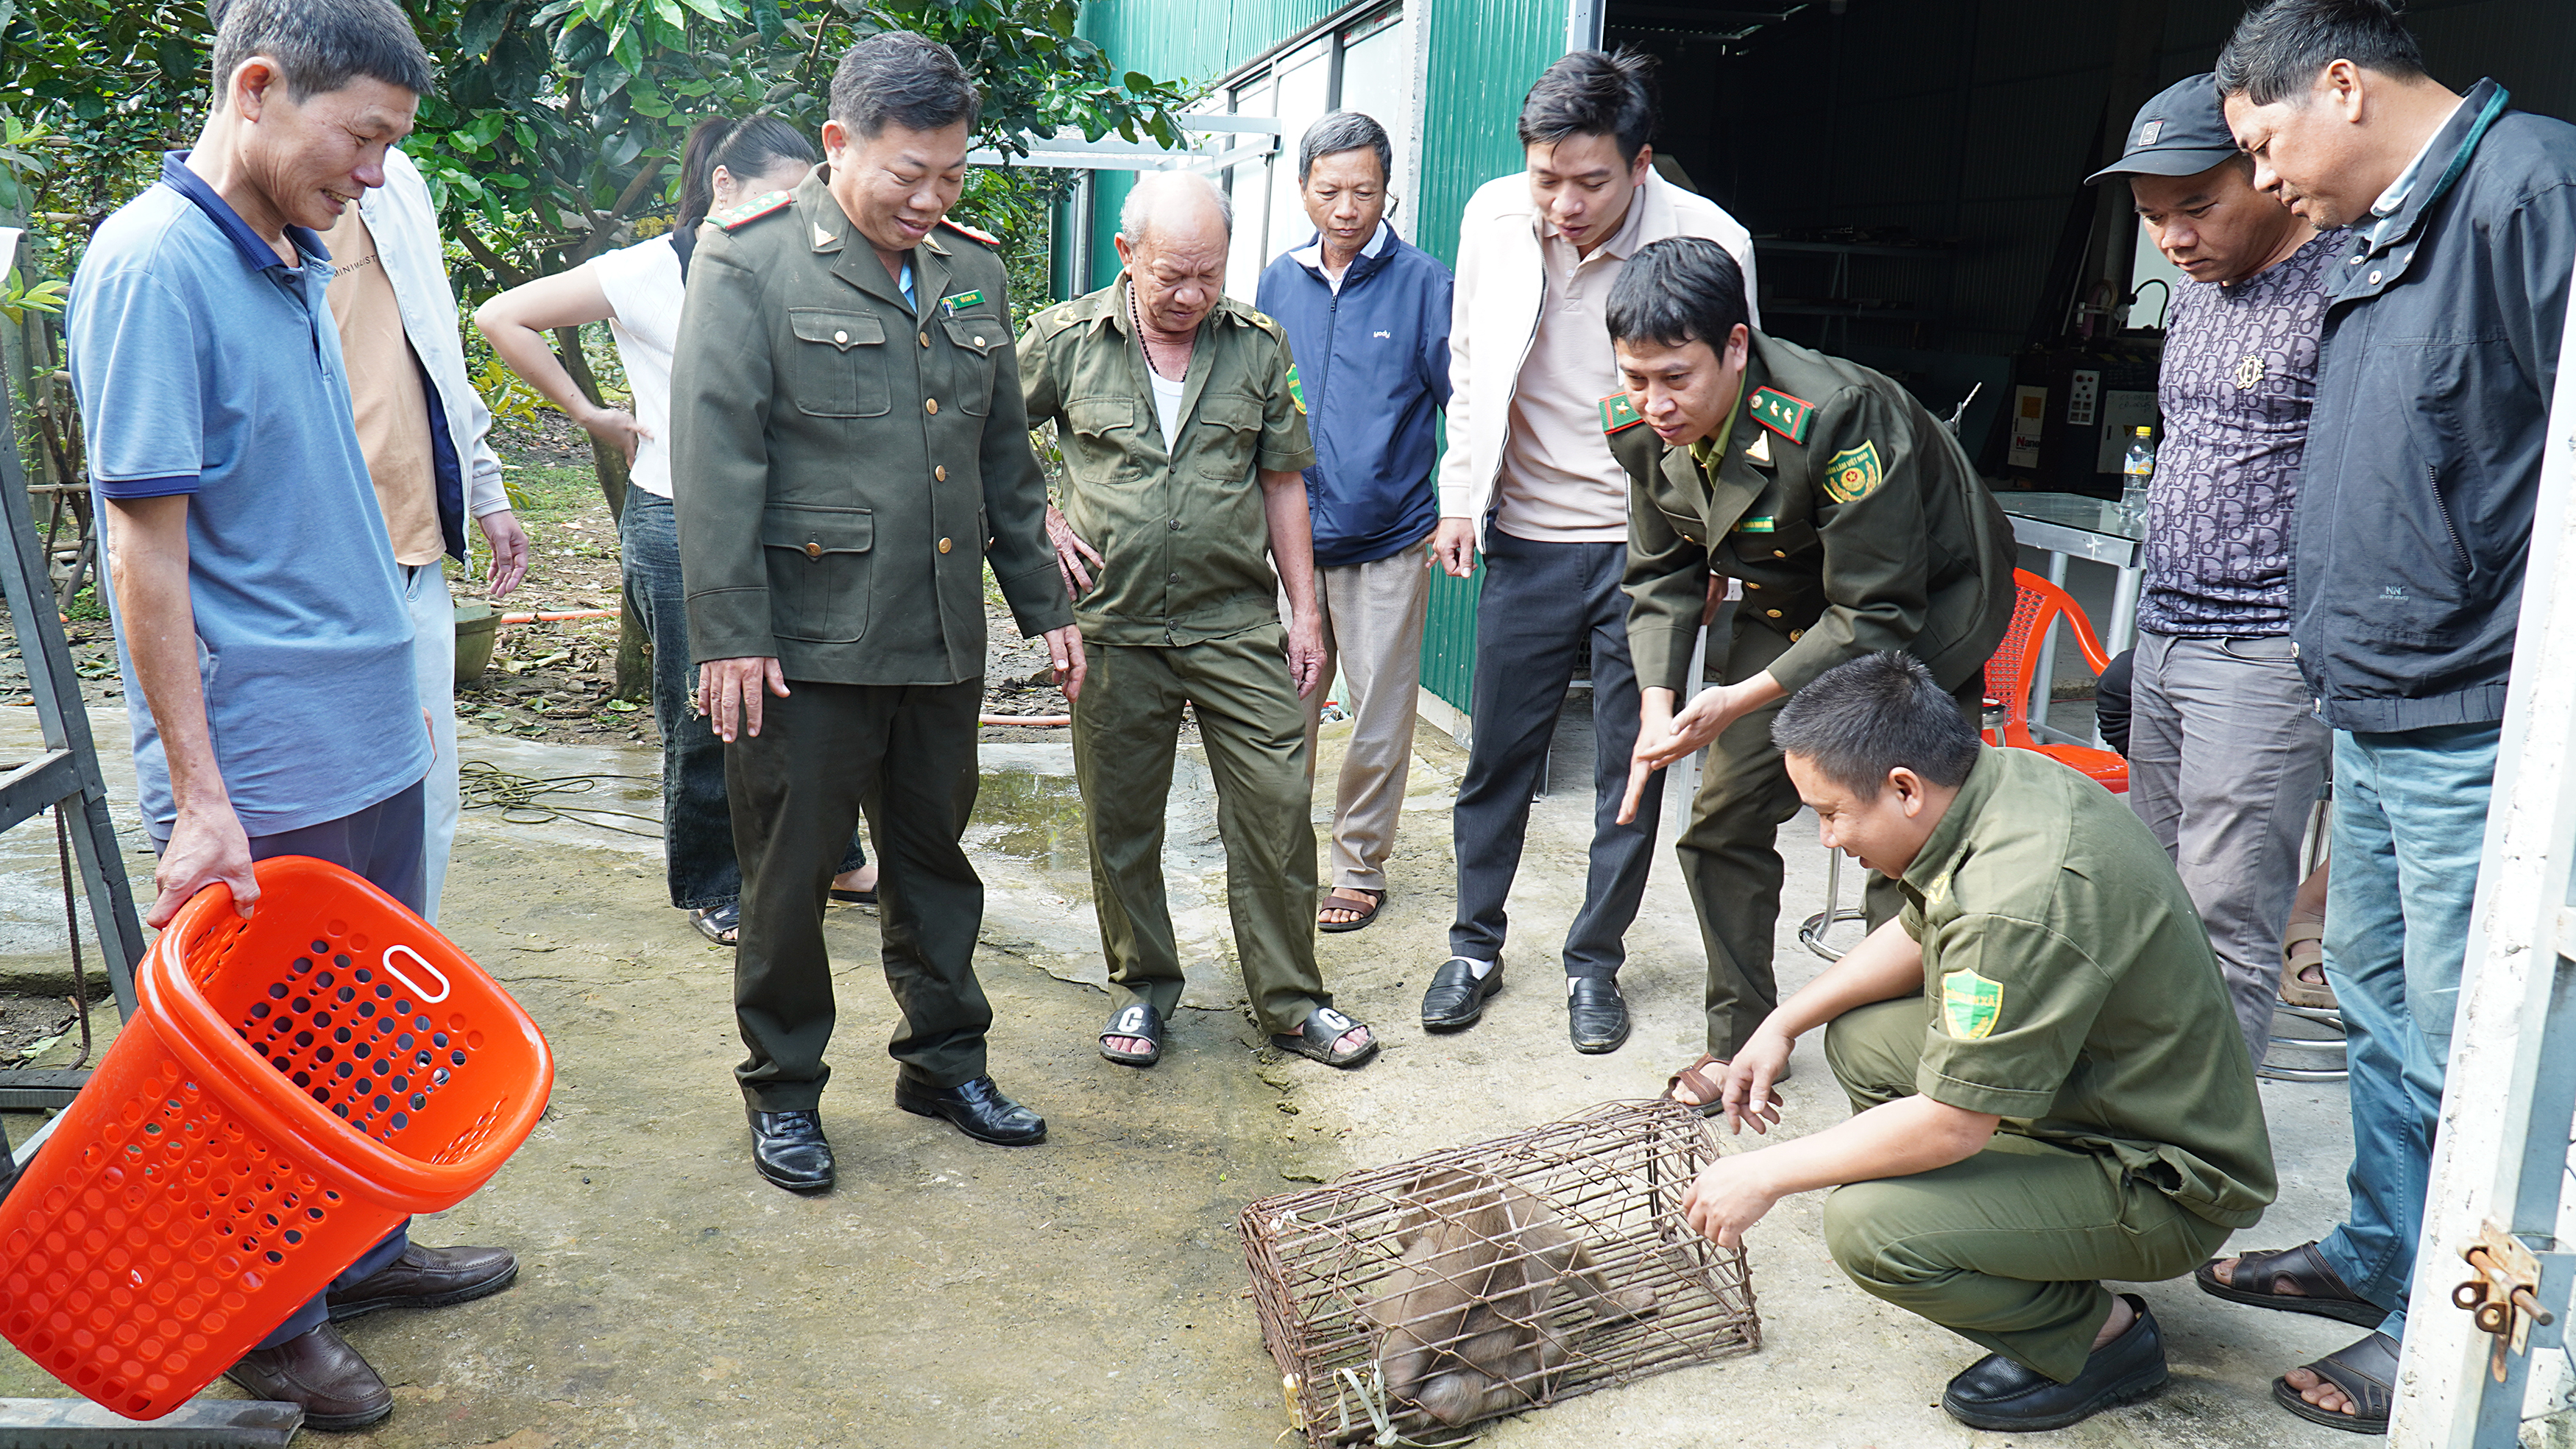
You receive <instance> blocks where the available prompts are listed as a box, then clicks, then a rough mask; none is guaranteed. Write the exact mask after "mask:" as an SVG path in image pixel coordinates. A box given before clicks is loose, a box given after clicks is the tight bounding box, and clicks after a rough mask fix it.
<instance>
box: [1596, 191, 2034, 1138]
mask: <svg viewBox="0 0 2576 1449" xmlns="http://www.w3.org/2000/svg"><path fill="white" fill-rule="evenodd" d="M1605 320H1606V321H1607V322H1608V324H1609V329H1610V337H1611V341H1612V342H1613V344H1615V346H1616V348H1617V351H1618V357H1619V371H1620V376H1621V379H1622V380H1623V381H1624V382H1625V383H1626V384H1627V389H1628V390H1627V392H1626V393H1625V394H1622V395H1616V396H1612V397H1609V398H1604V399H1603V400H1602V405H1601V414H1602V430H1603V431H1604V432H1605V433H1606V434H1608V436H1609V439H1610V451H1611V453H1612V454H1613V455H1614V456H1616V457H1617V458H1618V460H1619V462H1620V464H1621V466H1622V467H1624V468H1626V469H1627V472H1628V477H1629V482H1630V485H1631V486H1630V489H1629V494H1628V499H1629V503H1628V573H1627V581H1626V588H1627V591H1628V596H1629V601H1630V602H1629V610H1628V647H1629V651H1630V653H1631V654H1632V655H1633V656H1634V657H1635V659H1636V663H1637V683H1638V685H1639V688H1640V690H1641V692H1642V700H1641V722H1640V725H1639V728H1638V731H1637V746H1636V752H1635V755H1634V758H1633V761H1632V764H1631V768H1630V773H1629V780H1628V798H1627V800H1626V802H1625V804H1624V805H1623V806H1622V807H1621V813H1620V817H1619V818H1620V819H1622V820H1626V819H1629V818H1631V817H1632V816H1633V815H1634V814H1635V813H1636V811H1637V809H1638V806H1639V801H1640V797H1641V796H1642V795H1643V794H1644V792H1645V786H1646V782H1647V781H1648V780H1649V779H1650V778H1651V777H1652V775H1653V773H1654V772H1655V771H1657V770H1660V769H1662V768H1664V767H1665V766H1666V765H1669V764H1671V763H1673V762H1674V761H1675V760H1678V759H1681V758H1682V757H1683V756H1685V755H1688V754H1690V753H1691V752H1693V751H1695V750H1698V749H1699V748H1701V747H1702V746H1707V745H1714V746H1715V748H1713V749H1711V750H1710V752H1709V760H1708V773H1707V777H1706V778H1705V779H1704V780H1703V781H1702V782H1701V785H1700V789H1699V795H1698V798H1696V799H1694V800H1693V801H1692V802H1691V813H1690V823H1689V824H1688V825H1687V826H1686V827H1685V828H1684V830H1683V832H1682V836H1681V839H1680V840H1679V841H1678V842H1677V843H1676V846H1675V849H1676V850H1678V851H1679V853H1680V855H1681V864H1682V873H1683V875H1684V876H1685V877H1686V878H1687V879H1688V880H1689V882H1690V891H1691V903H1692V905H1693V906H1694V907H1696V908H1697V910H1698V912H1699V926H1700V937H1701V940H1702V941H1703V942H1704V943H1705V944H1706V946H1707V949H1708V996H1707V1011H1708V1050H1707V1054H1706V1055H1704V1056H1702V1057H1701V1058H1700V1059H1699V1060H1697V1061H1695V1062H1693V1063H1692V1064H1691V1065H1689V1066H1687V1067H1684V1068H1683V1069H1682V1070H1681V1071H1679V1072H1677V1073H1675V1074H1674V1078H1673V1085H1672V1089H1671V1090H1672V1093H1673V1095H1674V1097H1675V1098H1676V1099H1678V1100H1680V1101H1682V1102H1685V1103H1688V1104H1690V1105H1692V1106H1699V1107H1703V1108H1708V1109H1712V1110H1713V1109H1714V1107H1715V1105H1716V1099H1717V1093H1716V1090H1715V1080H1714V1077H1713V1076H1712V1075H1711V1074H1710V1073H1709V1072H1708V1070H1707V1069H1708V1068H1709V1067H1710V1066H1711V1065H1712V1064H1717V1063H1723V1062H1725V1061H1726V1060H1727V1059H1729V1058H1731V1057H1733V1056H1734V1055H1735V1052H1736V1050H1737V1049H1738V1048H1739V1047H1741V1046H1742V1045H1743V1044H1744V1043H1745V1041H1746V1040H1747V1039H1748V1038H1750V1037H1751V1035H1752V1034H1753V1031H1754V1028H1756V1027H1758V1026H1760V1025H1761V1023H1762V1019H1763V1017H1764V1016H1766V1015H1767V1014H1769V1012H1770V1010H1771V1008H1772V1007H1773V1006H1774V1005H1776V1004H1777V1003H1778V1002H1779V999H1780V995H1779V989H1778V987H1777V986H1775V985H1774V984H1773V981H1772V975H1771V936H1772V930H1773V927H1774V925H1775V924H1776V923H1777V921H1778V919H1779V915H1780V876H1781V866H1780V852H1779V850H1778V849H1777V847H1776V846H1775V845H1774V844H1773V837H1775V836H1776V835H1777V834H1778V833H1779V828H1780V824H1781V822H1782V821H1785V820H1787V819H1788V818H1789V817H1790V816H1792V815H1795V814H1796V813H1797V811H1798V792H1797V789H1796V788H1795V787H1794V786H1793V785H1791V784H1790V781H1789V774H1788V771H1787V769H1786V767H1784V766H1783V765H1782V763H1781V759H1780V751H1779V750H1778V749H1777V748H1776V747H1774V746H1773V745H1772V743H1771V718H1772V716H1773V715H1774V714H1775V713H1777V711H1778V707H1779V704H1780V701H1781V700H1782V699H1784V698H1786V697H1787V696H1788V695H1789V694H1791V693H1793V692H1794V691H1796V690H1797V689H1799V688H1800V687H1802V686H1804V685H1805V684H1806V683H1807V682H1808V681H1810V680H1812V679H1814V678H1816V677H1817V676H1818V675H1820V674H1823V673H1824V672H1825V671H1826V670H1829V669H1831V668H1833V667H1834V666H1835V665H1838V664H1842V663H1844V662H1846V661H1848V660H1852V659H1857V658H1859V657H1861V656H1863V655H1866V654H1875V653H1879V652H1882V651H1885V650H1891V649H1893V650H1902V651H1904V652H1906V653H1908V654H1910V655H1912V656H1914V657H1915V658H1917V659H1920V660H1922V661H1923V662H1924V663H1925V664H1926V665H1927V666H1929V667H1930V669H1931V671H1932V674H1933V677H1934V678H1936V679H1938V680H1939V681H1940V684H1941V688H1942V689H1943V690H1945V691H1948V692H1949V693H1950V694H1951V695H1952V696H1953V697H1954V698H1955V699H1956V700H1957V701H1958V705H1959V708H1960V710H1961V711H1962V712H1963V713H1964V714H1965V715H1966V716H1967V718H1968V719H1969V720H1970V721H1972V722H1973V721H1974V720H1975V719H1976V718H1977V717H1978V715H1979V713H1980V710H1981V707H1982V705H1983V694H1984V673H1985V664H1986V658H1987V656H1988V655H1991V654H1992V653H1994V649H1995V645H1996V643H1997V642H1998V641H1999V640H2001V639H2002V638H2003V636H2004V630H2005V629H2006V628H2007V627H2008V626H2009V625H2010V624H2011V622H2012V611H2013V581H2012V568H2013V540H2012V527H2011V525H2010V524H2009V523H2007V522H2006V521H2005V519H2004V515H2003V510H2002V509H2001V508H1999V507H1997V506H1996V504H1995V501H1994V498H1993V497H1992V495H1990V494H1988V493H1987V491H1986V486H1985V484H1984V483H1983V482H1982V481H1980V480H1979V479H1978V477H1977V473H1976V470H1975V469H1974V468H1973V467H1971V466H1970V465H1969V463H1968V457H1967V454H1965V453H1963V452H1961V451H1960V449H1959V444H1958V441H1957V440H1956V439H1955V438H1953V437H1951V435H1950V430H1949V429H1948V428H1946V427H1944V426H1942V425H1941V423H1940V421H1939V420H1938V419H1936V418H1934V417H1933V416H1932V415H1931V414H1930V413H1929V412H1926V411H1925V410H1924V408H1923V405H1922V404H1921V403H1919V402H1917V401H1915V400H1914V397H1913V396H1912V395H1911V394H1909V393H1907V392H1906V391H1905V389H1904V388H1902V387H1899V386H1898V385H1897V384H1896V383H1895V382H1894V381H1893V380H1891V379H1889V378H1887V377H1884V376H1882V375H1880V374H1878V373H1875V372H1872V371H1870V370H1869V369H1868V368H1865V367H1861V366H1858V365H1857V364H1854V363H1849V362H1845V361H1843V360H1841V359H1840V358H1834V357H1827V356H1825V355H1824V354H1822V353H1818V352H1810V351H1808V350H1807V349H1806V348H1803V347H1799V346H1796V345H1795V344H1792V343H1787V342H1782V341H1780V340H1778V339H1776V338H1773V337H1769V336H1766V335H1764V334H1763V333H1760V332H1757V331H1755V330H1754V329H1753V328H1752V327H1750V326H1749V325H1747V323H1746V306H1745V296H1744V278H1743V273H1742V272H1741V271H1740V270H1739V269H1738V267H1737V266H1736V262H1735V258H1734V257H1732V256H1730V255H1728V253H1727V251H1726V249H1725V248H1723V247H1721V246H1719V245H1717V244H1716V243H1714V242H1710V241H1704V240H1702V239H1700V238H1697V237H1673V238H1670V239H1668V240H1665V241H1659V242H1655V243H1653V244H1651V245H1649V246H1646V247H1644V248H1642V249H1641V250H1639V251H1638V253H1637V254H1636V256H1634V257H1633V258H1631V259H1630V260H1629V262H1628V265H1627V268H1626V270H1624V271H1622V272H1621V273H1620V274H1619V280H1618V281H1617V283H1615V284H1614V285H1613V286H1612V287H1611V289H1610V303H1609V307H1608V309H1607V313H1606V317H1605ZM1717 575H1724V576H1726V577H1729V578H1733V579H1735V580H1737V581H1739V582H1740V583H1742V584H1743V586H1744V597H1743V600H1742V602H1741V603H1739V604H1738V605H1737V606H1736V610H1735V624H1734V630H1733V637H1732V638H1731V639H1730V640H1729V641H1728V642H1727V643H1726V645H1725V654H1724V657H1725V661H1726V663H1725V669H1724V673H1723V676H1722V677H1723V678H1724V679H1725V680H1726V682H1725V683H1724V684H1721V685H1718V686H1716V687H1714V688H1711V689H1708V690H1705V691H1702V690H1700V689H1699V681H1698V680H1695V679H1690V678H1688V677H1687V676H1688V674H1689V673H1690V659H1691V646H1692V643H1693V642H1694V640H1695V639H1696V638H1697V636H1698V632H1699V629H1700V627H1701V620H1702V619H1703V618H1704V617H1705V613H1706V610H1707V606H1708V599H1709V597H1710V594H1711V590H1712V588H1713V587H1714V585H1713V582H1712V580H1713V578H1714V577H1715V576H1717ZM1711 652H1712V653H1714V652H1716V651H1715V648H1714V647H1712V651H1711ZM1677 705H1678V706H1679V708H1678V709H1677V708H1676V706H1677ZM1971 728H1972V729H1973V724H1972V725H1971ZM1868 902H1869V918H1870V922H1871V924H1872V925H1873V926H1875V925H1877V924H1879V923H1880V922H1883V921H1885V920H1886V919H1887V918H1888V917H1890V916H1893V915H1894V914H1895V913H1896V909H1897V896H1896V890H1895V887H1894V885H1893V884H1892V883H1891V882H1889V881H1888V880H1887V879H1886V877H1884V876H1873V877H1871V879H1870V887H1869V896H1868Z"/></svg>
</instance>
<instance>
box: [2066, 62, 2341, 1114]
mask: <svg viewBox="0 0 2576 1449" xmlns="http://www.w3.org/2000/svg"><path fill="white" fill-rule="evenodd" d="M2114 176H2125V177H2127V178H2128V182H2129V189H2130V192H2131V194H2132V195H2134V196H2135V197H2136V199H2137V206H2138V215H2139V216H2140V217H2141V218H2142V219H2144V221H2145V222H2146V225H2147V230H2148V232H2149V234H2150V235H2151V236H2153V237H2154V239H2155V243H2156V245H2157V247H2158V248H2159V249H2160V250H2162V251H2163V252H2164V254H2165V255H2166V256H2167V257H2168V258H2170V259H2171V260H2172V261H2173V263H2174V265H2175V266H2178V267H2180V268H2182V270H2183V272H2184V274H2185V275H2187V276H2188V277H2189V278H2190V280H2189V281H2188V282H2186V283H2184V284H2183V285H2181V286H2180V287H2179V288H2177V289H2176V291H2175V293H2174V297H2173V304H2172V306H2171V307H2170V308H2168V309H2167V314H2168V315H2167V317H2166V331H2165V350H2164V366H2163V374H2162V376H2161V378H2160V379H2159V382H2158V386H2157V390H2156V401H2157V404H2158V406H2159V408H2160V409H2161V410H2162V412H2163V413H2164V423H2165V438H2164V443H2163V446H2162V447H2161V448H2160V449H2159V450H2158V453H2157V457H2156V475H2155V481H2154V483H2153V484H2152V485H2151V486H2150V488H2149V491H2148V498H2147V536H2146V563H2147V580H2146V587H2145V589H2144V591H2143V592H2142V593H2141V594H2140V596H2139V601H2138V649H2137V658H2136V666H2135V668H2136V675H2135V690H2136V701H2135V705H2134V711H2135V713H2134V715H2133V718H2132V723H2131V727H2130V731H2131V732H2130V739H2129V804H2130V806H2131V808H2133V809H2135V810H2136V811H2137V812H2138V816H2139V818H2141V819H2143V820H2144V821H2146V823H2147V826H2148V828H2149V829H2151V830H2153V831H2154V832H2155V833H2156V838H2157V839H2158V840H2160V841H2162V842H2164V847H2165V850H2166V852H2167V853H2168V854H2170V855H2172V856H2173V859H2174V865H2175V867H2176V868H2177V869H2178V870H2180V871H2181V873H2182V878H2183V884H2184V885H2185V886H2186V887H2187V888H2188V889H2189V890H2190V892H2191V899H2192V903H2193V904H2194V905H2196V906H2198V907H2199V908H2200V914H2201V919H2202V921H2203V922H2204V923H2205V924H2206V925H2207V926H2208V928H2209V943H2210V946H2211V947H2212V948H2213V949H2214V950H2215V951H2216V952H2217V955H2218V960H2219V965H2220V967H2221V968H2222V969H2223V970H2224V971H2225V972H2226V973H2227V987H2228V993H2229V996H2230V998H2231V1000H2232V1002H2233V1004H2234V1006H2235V1008H2236V1021H2237V1025H2238V1026H2239V1027H2241V1028H2242V1029H2243V1030H2244V1033H2245V1045H2246V1049H2247V1050H2249V1051H2250V1052H2252V1053H2253V1055H2254V1060H2255V1061H2256V1062H2258V1063H2259V1062H2261V1061H2262V1060H2263V1053H2264V1050H2265V1049H2266V1048H2267V1047H2269V1046H2270V1044H2271V1037H2272V1006H2273V1002H2274V999H2275V997H2276V995H2277V993H2278V992H2279V990H2280V977H2281V930H2282V926H2283V924H2284V923H2285V922H2286V920H2287V918H2288V916H2289V912H2290V899H2291V895H2292V893H2293V892H2294V891H2296V890H2297V888H2298V882H2299V835H2300V829H2301V827H2302V826H2303V825H2304V824H2305V823H2306V821H2307V818H2308V811H2309V808H2310V807H2311V806H2312V805H2313V804H2314V803H2315V801H2316V798H2317V788H2318V785H2319V784H2320V783H2321V781H2322V780H2323V778H2324V773H2325V768H2326V760H2327V756H2328V753H2329V751H2330V748H2331V746H2332V737H2331V735H2330V734H2329V733H2328V732H2327V730H2326V728H2325V726H2324V725H2322V724H2320V723H2319V722H2318V721H2317V719H2316V714H2315V709H2314V706H2313V705H2312V703H2311V702H2310V699H2309V691H2308V689H2307V687H2306V685H2305V684H2303V683H2302V682H2301V680H2300V678H2299V666H2298V661H2297V659H2296V658H2295V657H2294V654H2293V651H2292V649H2291V645H2290V637H2289V636H2290V551H2291V543H2292V538H2293V534H2292V531H2291V511H2292V507H2293V504H2294V503H2295V501H2296V498H2297V495H2298V485H2299V464H2300V459H2301V457H2302V455H2303V454H2304V453H2305V451H2306V448H2307V441H2308V410H2309V408H2310V407H2311V406H2312V405H2313V404H2314V402H2315V397H2316V374H2317V357H2318V340H2319V336H2320V333H2321V331H2322V329H2323V325H2324V321H2325V309H2326V293H2325V282H2326V277H2325V275H2324V274H2325V271H2326V264H2327V263H2328V262H2329V261H2330V260H2331V259H2332V258H2333V256H2334V253H2335V250H2336V243H2337V241H2338V239H2339V238H2340V237H2341V236H2342V233H2341V232H2333V233H2328V234H2326V235H2323V236H2320V235H2319V234H2318V233H2317V231H2316V229H2315V228H2313V227H2311V226H2309V225H2308V224H2307V223H2306V222H2305V221H2303V220H2301V219H2300V218H2299V217H2297V216H2294V215H2292V214H2291V213H2290V211H2289V210H2288V209H2287V208H2286V207H2284V206H2282V205H2281V203H2280V202H2279V201H2278V200H2276V199H2275V198H2273V197H2271V196H2268V195H2266V194H2264V193H2262V192H2259V191H2256V190H2255V189H2254V185H2253V164H2252V162H2251V160H2250V158H2248V157H2247V156H2246V155H2245V154H2244V153H2243V152H2241V151H2239V150H2238V149H2237V148H2236V142H2235V138H2234V137H2233V136H2231V135H2230V134H2229V132H2228V129H2227V118H2226V115H2225V112H2224V111H2223V110H2222V109H2221V107H2220V104H2219V98H2218V89H2217V86H2216V85H2215V84H2214V83H2213V81H2212V79H2211V77H2209V76H2208V75H2206V74H2203V75H2196V76H2193V77H2191V78H2190V79H2189V80H2186V81H2183V82H2181V83H2180V84H2178V85H2175V86H2174V87H2172V88H2171V89H2169V90H2167V91H2165V92H2164V93H2163V94H2162V95H2159V96H2157V97H2156V98H2155V99H2154V100H2151V101H2149V102H2147V104H2146V106H2145V107H2144V108H2143V109H2142V110H2140V111H2139V112H2138V118H2137V121H2136V123H2135V124H2134V125H2133V126H2132V127H2131V129H2130V132H2129V148H2128V152H2127V154H2126V155H2123V156H2122V157H2121V158H2120V159H2119V160H2118V161H2117V162H2115V163H2113V164H2112V165H2111V166H2109V167H2107V168H2105V169H2104V170H2102V171H2101V172H2099V173H2097V174H2095V175H2094V176H2093V177H2092V178H2090V179H2091V180H2093V181H2097V182H2098V181H2101V180H2104V179H2105V178H2108V177H2114Z"/></svg>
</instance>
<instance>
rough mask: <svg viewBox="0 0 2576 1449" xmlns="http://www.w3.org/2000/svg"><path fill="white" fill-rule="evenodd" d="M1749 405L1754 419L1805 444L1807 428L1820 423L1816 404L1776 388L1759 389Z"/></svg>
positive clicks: (1747, 406) (1791, 439)
mask: <svg viewBox="0 0 2576 1449" xmlns="http://www.w3.org/2000/svg"><path fill="white" fill-rule="evenodd" d="M1745 407H1746V409H1747V410H1748V411H1750V412H1751V413H1752V414H1753V421H1755V422H1757V423H1760V424H1761V425H1762V426H1764V427H1766V428H1769V429H1770V430H1771V431H1773V432H1775V433H1778V434H1779V435H1780V436H1781V437H1784V438H1787V439H1788V440H1789V441H1790V442H1793V443H1798V444H1802V445H1803V444H1804V443H1805V442H1806V441H1807V430H1808V429H1809V428H1811V427H1813V426H1814V425H1815V422H1816V405H1815V404H1814V403H1811V402H1808V401H1806V400H1805V399H1803V398H1794V397H1791V396H1789V395H1788V394H1787V393H1785V392H1782V391H1781V390H1780V389H1778V388H1776V387H1762V388H1755V389H1754V390H1753V396H1752V398H1751V399H1750V400H1749V401H1748V402H1747V403H1746V404H1745Z"/></svg>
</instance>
